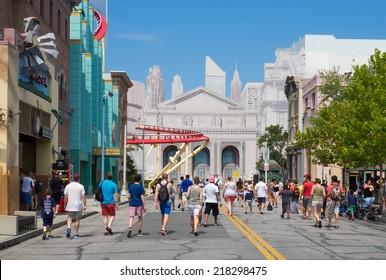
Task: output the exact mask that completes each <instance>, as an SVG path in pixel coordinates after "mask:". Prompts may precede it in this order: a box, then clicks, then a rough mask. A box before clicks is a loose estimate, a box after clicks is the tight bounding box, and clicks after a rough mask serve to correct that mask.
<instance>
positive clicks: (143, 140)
mask: <svg viewBox="0 0 386 280" xmlns="http://www.w3.org/2000/svg"><path fill="white" fill-rule="evenodd" d="M142 186H143V187H145V126H142Z"/></svg>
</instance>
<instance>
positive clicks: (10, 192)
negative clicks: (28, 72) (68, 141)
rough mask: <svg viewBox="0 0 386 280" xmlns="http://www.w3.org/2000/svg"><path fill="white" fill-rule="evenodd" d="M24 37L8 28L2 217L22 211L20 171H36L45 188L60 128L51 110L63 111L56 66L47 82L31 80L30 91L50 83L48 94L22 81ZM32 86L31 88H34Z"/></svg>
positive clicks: (0, 141)
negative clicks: (21, 64) (22, 46)
mask: <svg viewBox="0 0 386 280" xmlns="http://www.w3.org/2000/svg"><path fill="white" fill-rule="evenodd" d="M22 43H23V39H22V37H21V36H20V35H19V34H18V33H17V32H16V30H15V29H4V40H2V41H0V96H1V98H0V108H1V111H0V115H1V122H0V194H1V195H0V214H3V215H9V214H12V213H13V212H14V210H19V168H23V169H24V171H25V172H29V171H32V172H35V173H36V176H37V177H38V178H39V180H40V181H41V182H42V183H43V185H44V186H45V187H46V186H47V183H48V174H49V170H50V168H51V163H52V162H54V161H55V159H56V158H57V154H56V153H55V151H57V149H58V126H57V125H56V118H55V117H54V116H53V114H52V112H51V110H53V109H55V110H58V83H57V81H56V80H55V79H54V78H53V77H54V75H55V71H54V70H55V68H54V66H53V65H52V64H51V63H50V62H49V61H48V60H47V57H46V56H45V55H44V54H43V57H44V58H45V61H46V65H47V66H48V73H47V76H46V77H45V79H46V80H42V79H35V80H32V79H31V80H30V81H29V82H30V86H31V88H33V87H35V86H39V83H45V84H46V86H47V87H46V90H47V91H46V92H47V96H42V95H38V94H36V92H35V93H34V92H32V91H31V90H28V89H27V88H26V87H28V86H26V84H22V83H21V82H20V78H21V73H20V63H19V55H20V52H21V50H20V46H21V45H22ZM31 88H30V89H31Z"/></svg>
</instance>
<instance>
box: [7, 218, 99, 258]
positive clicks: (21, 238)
mask: <svg viewBox="0 0 386 280" xmlns="http://www.w3.org/2000/svg"><path fill="white" fill-rule="evenodd" d="M98 213H100V212H97V211H92V212H89V213H85V214H84V215H82V218H81V220H82V219H85V218H88V217H90V216H93V215H95V214H98ZM66 224H67V220H65V221H61V222H58V223H55V224H53V225H52V228H53V229H55V228H58V227H61V226H63V225H66ZM41 234H43V229H42V228H38V229H34V230H30V231H27V232H25V233H23V234H20V235H17V236H12V237H10V238H9V239H8V240H5V241H3V242H1V243H0V250H3V249H5V248H8V247H11V246H13V245H16V244H19V243H21V242H23V241H26V240H28V239H30V238H33V237H36V236H39V235H41Z"/></svg>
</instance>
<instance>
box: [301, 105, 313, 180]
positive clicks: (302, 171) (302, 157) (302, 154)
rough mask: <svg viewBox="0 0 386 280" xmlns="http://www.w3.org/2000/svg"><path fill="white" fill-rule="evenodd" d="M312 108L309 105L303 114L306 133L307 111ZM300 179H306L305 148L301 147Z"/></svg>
mask: <svg viewBox="0 0 386 280" xmlns="http://www.w3.org/2000/svg"><path fill="white" fill-rule="evenodd" d="M310 109H311V107H310V106H307V107H306V109H304V112H303V115H302V133H304V122H305V120H306V116H307V112H308V110H310ZM300 180H304V148H302V149H301V155H300ZM300 180H299V181H300Z"/></svg>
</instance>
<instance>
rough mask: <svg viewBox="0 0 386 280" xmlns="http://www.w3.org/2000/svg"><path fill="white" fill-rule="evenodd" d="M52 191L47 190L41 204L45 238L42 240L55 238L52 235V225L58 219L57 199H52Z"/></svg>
mask: <svg viewBox="0 0 386 280" xmlns="http://www.w3.org/2000/svg"><path fill="white" fill-rule="evenodd" d="M51 194H52V190H51V188H47V189H46V191H45V195H46V197H45V198H43V199H42V201H41V202H40V206H41V208H42V212H41V214H40V216H41V218H42V220H43V236H42V239H43V240H46V239H51V238H53V237H54V236H53V235H52V225H53V223H54V218H56V213H55V206H56V202H55V199H53V198H52V197H51Z"/></svg>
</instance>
